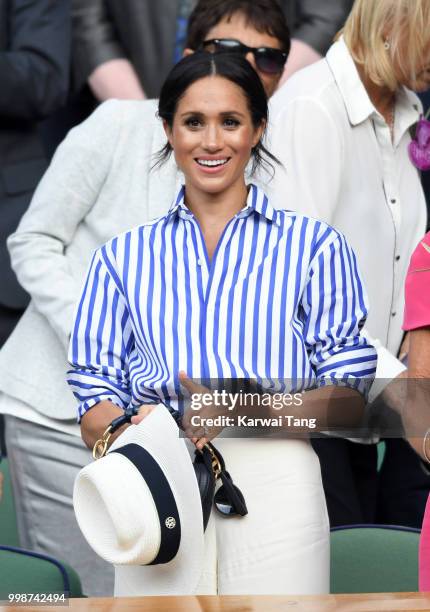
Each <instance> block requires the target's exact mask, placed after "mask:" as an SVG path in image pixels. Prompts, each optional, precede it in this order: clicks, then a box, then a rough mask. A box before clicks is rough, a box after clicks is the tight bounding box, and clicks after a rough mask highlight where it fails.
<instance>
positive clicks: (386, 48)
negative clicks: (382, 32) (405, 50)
mask: <svg viewBox="0 0 430 612" xmlns="http://www.w3.org/2000/svg"><path fill="white" fill-rule="evenodd" d="M390 46H391V45H390V41H389V40H388V38H386V39H385V41H384V49H385V51H388V50H389V48H390Z"/></svg>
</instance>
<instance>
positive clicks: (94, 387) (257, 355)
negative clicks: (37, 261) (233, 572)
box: [68, 185, 376, 418]
mask: <svg viewBox="0 0 430 612" xmlns="http://www.w3.org/2000/svg"><path fill="white" fill-rule="evenodd" d="M184 194H185V189H184V188H182V189H181V191H180V193H179V195H178V197H177V200H176V202H175V203H174V205H173V206H172V208H171V209H170V211H169V213H168V214H167V215H166V216H164V217H161V218H160V219H156V220H155V221H151V222H148V223H145V224H143V225H142V226H139V227H137V228H134V229H132V230H130V231H128V232H126V233H124V234H122V235H120V236H118V237H116V238H113V239H112V240H111V241H110V242H108V243H107V244H106V245H104V246H103V247H101V248H100V249H98V250H97V251H96V252H95V254H94V257H93V260H92V263H91V266H90V270H89V273H88V277H87V280H86V283H85V286H84V289H83V292H82V296H81V299H80V302H79V304H78V307H77V311H76V316H75V322H74V328H73V332H72V337H71V342H70V351H69V361H70V363H71V365H72V368H73V369H72V370H71V371H70V372H69V373H68V382H69V384H70V385H71V388H72V390H73V392H74V394H75V396H76V398H77V400H78V401H79V418H80V417H81V416H82V415H83V414H84V413H85V412H86V411H87V410H89V409H90V408H91V407H92V406H94V405H95V404H97V403H98V402H100V401H102V400H107V399H109V400H111V401H112V402H114V403H115V404H117V405H118V406H120V407H122V408H126V407H127V406H138V405H141V404H143V403H158V402H160V401H161V402H163V403H165V404H168V405H170V406H171V407H173V408H175V409H179V410H181V409H182V408H183V406H182V400H181V399H180V385H179V381H178V372H179V371H180V370H184V371H186V372H187V374H188V375H189V376H190V377H192V378H195V379H209V378H211V379H230V378H232V379H256V380H258V381H262V380H263V381H272V382H271V384H272V388H273V385H274V384H277V383H276V382H275V383H274V381H279V380H281V381H283V380H287V379H288V380H292V381H293V383H295V388H299V387H300V388H308V387H312V386H314V387H315V386H321V385H324V384H327V383H333V382H337V381H344V383H345V384H348V385H351V386H353V387H355V388H357V389H358V390H359V391H361V392H362V393H366V388H367V387H368V386H369V381H371V380H372V378H373V376H374V373H375V370H376V351H375V349H374V348H373V346H371V345H369V344H368V343H367V341H366V339H365V338H364V337H362V336H361V335H360V329H361V327H362V326H363V324H364V321H365V318H366V315H367V298H366V295H365V292H364V289H363V286H362V282H361V279H360V276H359V273H358V270H357V263H356V259H355V256H354V253H353V252H352V250H351V249H350V247H349V246H348V244H347V243H346V241H345V239H344V237H343V236H342V235H341V234H339V233H338V232H337V231H335V230H334V229H332V228H331V227H329V226H328V225H326V224H325V223H323V222H321V221H317V220H315V219H312V218H308V217H305V216H303V215H301V214H299V213H296V212H291V211H286V210H274V209H273V208H272V207H271V205H270V204H269V202H268V200H267V197H266V196H265V194H264V193H263V192H262V191H261V190H260V189H258V188H257V187H255V186H254V185H251V186H250V189H249V195H248V199H247V202H246V206H245V207H244V208H243V209H242V210H241V211H240V212H239V213H238V214H236V215H235V216H234V218H233V219H232V220H231V221H230V222H229V223H228V224H227V226H226V228H225V230H224V232H223V234H222V236H221V238H220V240H219V243H218V245H217V248H216V251H215V253H214V255H213V258H212V261H210V260H209V258H208V254H207V251H206V247H205V243H204V240H203V236H202V233H201V230H200V227H199V225H198V223H197V220H196V218H195V217H194V215H193V214H192V213H191V211H190V210H189V209H188V208H187V207H186V205H185V202H184ZM345 381H346V382H345ZM178 398H179V399H178Z"/></svg>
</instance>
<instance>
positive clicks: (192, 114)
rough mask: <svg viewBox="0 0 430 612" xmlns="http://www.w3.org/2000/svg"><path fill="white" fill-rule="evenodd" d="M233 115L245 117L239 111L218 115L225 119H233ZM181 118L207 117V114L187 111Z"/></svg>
mask: <svg viewBox="0 0 430 612" xmlns="http://www.w3.org/2000/svg"><path fill="white" fill-rule="evenodd" d="M232 115H234V116H236V117H245V115H244V114H243V113H241V112H239V111H237V110H231V111H222V112H221V113H219V114H218V116H219V117H222V118H225V117H231V116H232ZM179 116H180V117H181V118H183V117H190V116H192V117H198V118H200V117H205V116H206V113H202V112H201V111H185V112H184V113H181V114H180V115H179Z"/></svg>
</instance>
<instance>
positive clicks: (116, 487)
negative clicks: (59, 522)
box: [73, 404, 204, 596]
mask: <svg viewBox="0 0 430 612" xmlns="http://www.w3.org/2000/svg"><path fill="white" fill-rule="evenodd" d="M73 503H74V508H75V514H76V518H77V521H78V524H79V527H80V529H81V531H82V533H83V535H84V537H85V538H86V540H87V541H88V543H89V545H90V546H91V547H92V548H93V549H94V551H95V552H96V553H97V554H98V555H99V556H100V557H102V558H103V559H105V560H106V561H108V562H109V563H112V564H114V565H115V566H117V567H116V575H115V595H124V596H127V595H129V596H131V595H169V594H176V595H180V594H184V595H185V594H192V593H194V591H195V588H196V586H197V584H198V582H199V579H200V574H201V570H202V564H203V548H204V546H203V544H204V538H203V516H202V504H201V499H200V494H199V488H198V484H197V479H196V476H195V473H194V469H193V465H192V461H191V457H190V454H189V452H188V450H187V447H186V444H185V440H184V439H182V438H180V437H179V430H178V427H177V425H176V423H175V421H174V420H173V418H172V417H171V416H170V414H169V412H168V411H167V409H166V408H165V407H164V406H163V405H161V404H160V405H159V406H157V407H156V408H155V409H154V410H153V411H152V412H151V413H150V414H149V415H148V416H146V417H145V418H144V419H143V421H141V422H140V423H139V425H130V427H128V428H127V429H126V430H125V431H124V432H123V433H122V434H121V435H120V436H119V437H118V438H117V440H115V442H114V443H113V444H112V446H111V448H110V450H109V452H108V454H107V455H106V456H105V457H103V458H102V459H98V460H97V461H95V462H94V463H91V464H90V465H87V466H86V467H84V468H83V469H82V470H81V471H80V472H79V474H78V476H77V478H76V481H75V486H74V491H73Z"/></svg>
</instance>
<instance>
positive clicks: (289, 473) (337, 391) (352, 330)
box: [68, 53, 376, 594]
mask: <svg viewBox="0 0 430 612" xmlns="http://www.w3.org/2000/svg"><path fill="white" fill-rule="evenodd" d="M159 116H160V117H161V119H162V120H163V124H164V129H165V132H166V136H167V139H168V143H167V144H166V146H165V147H164V149H163V151H162V152H161V159H164V157H166V156H168V155H170V153H171V152H172V151H173V153H174V155H175V160H176V163H177V165H178V167H179V169H180V170H181V171H182V172H183V175H184V177H185V185H183V186H182V187H181V189H180V190H179V193H178V195H177V197H176V198H175V200H174V202H173V205H172V207H171V209H170V211H169V212H168V214H167V215H165V216H163V217H161V218H159V219H156V220H155V221H151V222H149V223H145V224H143V225H141V226H139V227H137V228H135V229H132V230H131V231H128V232H126V233H124V234H121V235H120V236H117V237H116V238H114V239H112V240H111V241H110V242H108V243H107V244H105V245H104V246H103V247H101V248H100V249H98V250H97V251H96V253H95V254H94V257H93V260H92V263H91V266H90V270H89V272H88V276H87V281H86V283H85V287H84V289H83V292H82V296H81V299H80V302H79V305H78V308H77V311H76V317H75V324H74V329H73V332H72V337H71V343H70V350H69V360H70V363H71V365H72V370H71V371H70V372H69V374H68V382H69V384H70V385H71V388H72V390H73V392H74V393H75V396H76V398H77V399H78V402H79V410H78V412H79V419H80V421H81V431H82V437H83V439H84V440H85V442H86V444H87V445H88V446H89V447H92V446H93V445H94V443H95V442H96V440H97V439H98V438H100V436H101V434H102V433H103V432H104V431H105V430H106V428H107V426H108V425H109V423H110V422H111V421H112V420H113V419H115V418H116V417H118V416H120V415H122V414H123V412H124V410H125V409H126V408H135V409H136V411H138V412H139V413H138V414H137V415H136V416H135V417H133V420H132V422H133V423H134V424H136V423H137V422H140V421H141V420H142V419H144V418H145V416H146V415H147V414H148V412H150V411H151V410H152V407H153V405H154V404H159V403H163V404H165V405H167V406H169V407H170V408H171V409H173V410H177V411H179V412H180V413H182V412H183V410H184V394H183V392H182V391H181V385H182V388H183V389H184V388H185V390H186V391H189V392H191V393H193V392H194V391H201V390H202V387H201V386H199V385H196V384H195V383H194V382H193V380H192V379H205V380H209V379H218V380H219V379H246V380H257V381H267V380H270V381H272V383H274V381H279V383H278V382H275V385H278V384H280V385H281V386H282V384H284V388H285V382H284V381H288V379H290V380H291V379H294V381H295V383H294V385H295V387H296V388H301V389H313V390H309V391H306V394H305V396H304V397H302V401H301V405H300V408H299V409H300V416H301V417H303V418H306V417H311V416H312V417H318V418H319V422H318V426H321V427H325V426H327V415H326V413H327V412H328V410H329V409H330V407H331V406H332V405H336V400H338V399H339V401H340V402H341V405H342V406H344V402H345V399H348V400H349V401H350V402H352V404H353V405H354V409H352V410H350V411H345V410H340V411H335V413H333V414H332V413H330V417H331V418H330V422H331V424H332V425H342V426H345V425H347V424H352V423H353V422H356V420H357V418H358V416H359V415H360V413H361V411H362V408H363V405H364V402H363V397H362V395H366V392H367V387H368V382H369V381H368V380H365V376H367V377H369V376H370V378H371V377H372V373H373V372H374V370H375V365H376V364H375V351H374V349H373V347H372V346H370V345H369V344H368V343H367V342H366V340H365V339H364V338H362V337H361V336H360V328H361V326H362V324H363V322H364V319H365V317H366V315H367V307H366V297H365V295H364V291H363V288H362V284H361V280H360V277H359V275H358V272H357V268H356V265H355V257H354V254H353V252H352V251H351V249H350V248H349V247H348V245H347V244H346V242H345V240H344V238H343V236H341V235H340V234H339V233H337V232H336V231H335V230H333V229H331V228H330V227H328V226H327V225H326V224H325V223H322V222H319V221H317V220H314V219H310V218H307V217H304V216H303V215H300V214H297V213H292V212H289V211H285V210H279V211H275V210H274V209H273V208H272V206H271V205H270V203H269V201H268V199H267V197H266V196H265V194H264V193H263V192H262V191H261V190H260V189H259V188H258V187H256V186H255V185H253V184H249V185H247V184H246V181H245V169H246V167H247V165H248V163H249V161H250V158H253V159H254V164H256V165H259V164H261V163H263V160H264V159H265V160H269V161H270V163H275V164H276V160H275V159H274V158H273V156H271V155H270V153H269V152H268V151H266V149H265V148H264V147H263V145H262V137H263V133H264V129H265V126H266V123H267V119H268V112H267V99H266V95H265V92H264V88H263V86H262V84H261V81H260V80H259V78H258V76H257V74H256V73H255V71H254V70H253V69H252V67H251V66H250V64H249V63H248V62H247V61H246V60H245V59H244V58H241V57H237V56H232V55H230V54H209V53H195V54H193V55H191V56H189V57H187V58H185V59H184V60H182V61H181V62H180V63H179V64H178V65H177V66H176V67H175V68H174V69H173V70H172V72H171V73H170V75H169V77H168V78H167V81H166V83H165V84H164V86H163V89H162V92H161V96H160V101H159ZM275 287H276V290H275ZM262 386H263V389H264V388H265V387H266V386H267V385H264V384H263V385H262ZM272 389H273V387H272ZM213 397H214V396H213ZM271 397H272V396H271ZM273 397H274V396H273ZM214 403H215V399H214ZM139 407H140V408H139ZM253 408H254V409H255V406H253ZM266 410H267V412H268V414H269V415H272V416H273V415H274V414H275V413H276V409H275V406H274V403H273V404H270V405H269V406H268V407H267V408H266ZM289 410H290V412H289V414H291V413H292V412H291V411H292V407H290V408H289ZM124 427H127V425H125V426H124ZM188 429H189V435H190V436H191V438H192V441H193V442H194V443H195V444H196V446H197V447H198V448H201V447H202V446H203V445H204V444H206V443H207V442H208V441H209V440H211V439H212V438H213V437H215V436H216V435H217V433H218V431H217V430H214V429H211V428H207V427H203V428H201V427H197V426H196V427H191V426H190V427H189V428H188ZM290 429H291V430H294V427H293V426H291V427H290ZM290 433H291V431H290ZM293 436H294V433H293ZM216 444H217V446H218V447H219V449H220V450H221V452H222V453H223V455H224V458H225V460H226V464H227V465H228V468H229V470H231V473H232V474H234V478H235V482H236V483H237V484H238V486H239V487H240V489H241V490H242V492H243V494H244V496H245V499H246V502H247V506H248V511H249V513H248V514H247V515H246V516H245V517H243V518H236V519H234V518H233V519H231V520H225V518H223V517H222V516H221V515H218V514H217V515H215V514H212V516H211V518H210V520H209V524H208V527H207V529H206V533H205V542H206V559H205V563H204V567H202V573H201V577H200V582H199V584H198V587H197V589H196V592H197V593H209V594H210V593H212V594H215V593H220V594H221V593H223V594H228V593H230V594H238V593H261V594H263V593H266V594H267V593H323V592H327V591H328V586H329V584H328V583H329V580H328V578H329V540H328V536H329V532H328V520H327V513H326V507H325V500H324V493H323V489H322V485H321V475H320V469H319V464H318V460H317V458H316V455H315V454H314V452H313V450H312V448H311V446H310V444H309V441H308V440H307V439H297V438H296V439H295V438H294V437H293V438H292V439H287V440H285V439H267V438H259V439H250V438H245V439H240V440H237V439H219V438H218V439H217V442H216ZM143 569H144V568H143ZM160 571H162V566H161V569H160ZM119 577H120V575H118V574H117V582H116V593H117V594H121V593H122V594H124V591H123V590H122V588H123V586H122V585H121V583H120V580H119ZM151 592H152V586H151V584H148V583H145V580H144V578H143V577H142V580H139V584H138V585H136V589H135V591H134V593H136V594H138V593H141V594H151ZM134 593H131V592H130V591H129V590H128V591H127V594H134ZM159 594H160V593H159Z"/></svg>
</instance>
